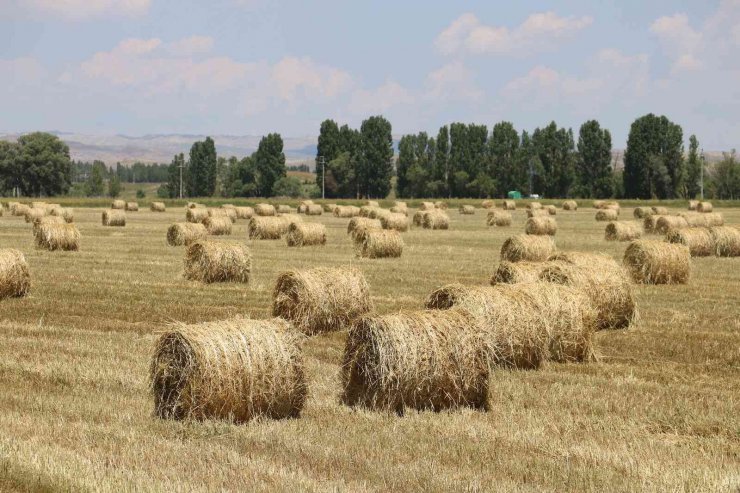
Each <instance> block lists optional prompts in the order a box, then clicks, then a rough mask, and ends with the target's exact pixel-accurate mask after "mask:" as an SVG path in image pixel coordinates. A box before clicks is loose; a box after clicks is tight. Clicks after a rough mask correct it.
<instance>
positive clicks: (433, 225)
mask: <svg viewBox="0 0 740 493" xmlns="http://www.w3.org/2000/svg"><path fill="white" fill-rule="evenodd" d="M421 226H422V227H423V228H424V229H432V230H434V229H449V227H450V217H449V216H448V215H447V213H446V212H444V211H442V210H434V211H425V212H424V214H423V215H422V218H421Z"/></svg>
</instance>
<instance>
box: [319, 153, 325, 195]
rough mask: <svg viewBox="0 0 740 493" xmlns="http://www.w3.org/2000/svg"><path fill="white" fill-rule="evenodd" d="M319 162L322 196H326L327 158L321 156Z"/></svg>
mask: <svg viewBox="0 0 740 493" xmlns="http://www.w3.org/2000/svg"><path fill="white" fill-rule="evenodd" d="M319 162H320V163H321V198H322V199H325V198H326V158H325V157H324V156H319Z"/></svg>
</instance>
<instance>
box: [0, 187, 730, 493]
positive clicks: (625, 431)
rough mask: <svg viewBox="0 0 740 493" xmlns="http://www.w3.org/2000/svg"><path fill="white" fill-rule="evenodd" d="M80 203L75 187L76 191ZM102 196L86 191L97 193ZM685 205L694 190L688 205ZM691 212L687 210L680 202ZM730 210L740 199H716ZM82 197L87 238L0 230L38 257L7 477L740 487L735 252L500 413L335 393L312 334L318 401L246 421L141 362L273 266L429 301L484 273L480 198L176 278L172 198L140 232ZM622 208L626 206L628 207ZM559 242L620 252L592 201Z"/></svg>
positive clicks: (5, 481) (9, 306)
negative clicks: (400, 409) (236, 278)
mask: <svg viewBox="0 0 740 493" xmlns="http://www.w3.org/2000/svg"><path fill="white" fill-rule="evenodd" d="M70 202H71V201H70ZM89 203H92V201H90V202H89ZM683 208H684V207H683V206H681V209H683ZM675 210H676V211H677V210H678V209H675ZM717 210H718V211H719V212H722V214H723V215H724V216H725V220H726V222H727V223H730V224H739V223H740V209H738V208H718V209H717ZM100 212H101V209H99V208H97V209H96V208H78V209H76V211H75V216H76V222H77V224H78V226H79V228H80V231H81V233H82V236H83V238H82V243H81V250H80V251H79V252H47V251H40V250H36V249H35V248H34V246H33V238H32V234H31V226H30V225H28V224H25V223H24V222H23V219H22V218H18V217H10V216H9V215H8V214H7V213H6V215H5V216H3V217H1V218H0V247H2V248H9V247H12V248H18V249H20V250H22V251H23V252H24V253H25V254H26V257H27V259H28V262H29V264H30V267H31V270H32V276H33V281H32V283H33V284H32V292H31V294H30V295H29V296H28V297H27V298H21V299H7V300H4V301H2V302H0V308H2V317H1V319H0V430H2V431H1V432H0V491H91V490H95V491H99V490H102V491H202V490H211V491H213V490H231V491H255V490H257V491H264V490H268V491H336V490H340V491H346V490H349V491H366V490H367V491H449V490H453V491H461V490H470V491H478V490H481V491H583V490H590V491H600V492H602V491H646V490H649V491H692V492H693V491H738V488H740V412H739V411H740V259H738V258H734V259H727V258H713V257H712V258H702V259H694V260H692V264H693V272H692V278H691V281H690V283H689V284H688V285H684V286H653V287H650V286H640V287H636V288H635V289H636V293H637V297H638V300H639V301H638V307H639V311H640V320H639V322H638V323H637V324H636V325H635V326H634V327H633V328H631V329H629V330H627V331H619V332H608V333H607V332H600V333H599V334H598V335H597V345H598V350H599V352H600V354H601V356H602V357H601V361H600V362H598V363H592V364H549V365H547V366H546V367H545V368H544V369H542V370H540V371H500V372H498V373H496V374H495V376H494V377H493V382H492V385H491V389H492V390H491V392H492V395H491V402H492V407H491V410H490V411H489V412H487V413H484V412H478V411H473V410H456V411H450V412H442V413H433V412H421V413H416V412H410V413H408V414H407V415H406V416H405V417H402V418H400V417H397V416H395V415H388V414H382V413H374V412H367V411H357V410H353V409H350V408H347V407H344V406H342V405H340V404H339V403H338V394H339V390H340V389H339V378H338V370H339V362H340V360H341V355H342V352H343V348H344V340H345V337H346V334H345V333H334V334H330V335H325V336H319V337H315V338H313V339H310V340H309V341H308V343H307V345H306V355H307V364H308V376H309V383H310V397H309V400H308V402H307V405H306V407H305V409H304V412H303V415H302V417H301V418H299V419H292V420H282V421H269V420H261V421H256V422H252V423H250V424H247V425H242V426H236V425H230V424H227V423H222V422H203V423H198V422H196V423H181V422H171V421H162V420H159V419H156V418H153V417H152V408H153V404H152V400H151V398H150V395H149V393H148V387H147V385H148V382H147V372H148V363H149V358H150V354H151V350H152V348H153V345H154V341H155V337H156V334H157V332H158V331H161V330H162V329H163V328H165V327H166V326H167V324H168V323H170V322H171V321H175V320H177V321H185V322H197V321H205V320H217V319H222V318H225V317H229V316H232V315H236V314H249V315H252V316H254V317H266V316H268V315H269V306H270V300H271V291H272V287H273V285H274V281H275V279H276V277H277V275H278V273H279V272H280V271H283V270H286V269H290V268H301V267H312V266H319V265H327V266H342V265H349V264H352V265H355V266H358V267H359V268H361V269H362V270H363V271H364V273H365V275H366V277H367V279H368V282H369V284H370V286H371V291H372V297H373V302H374V303H375V305H376V310H377V312H379V313H388V312H392V311H395V310H400V309H418V308H420V307H421V305H422V301H423V300H424V298H425V297H426V295H428V294H429V293H430V292H431V291H432V290H433V289H434V288H436V287H438V286H440V285H442V284H446V283H450V282H462V283H466V284H484V283H487V282H488V279H489V277H490V275H491V274H492V272H493V271H494V269H495V266H496V264H497V262H498V252H499V249H500V247H501V244H502V243H503V241H504V240H505V239H506V238H507V237H508V236H510V235H511V234H514V233H520V232H522V231H523V229H524V222H525V218H526V216H525V213H524V211H523V210H517V211H516V212H515V213H514V223H513V226H512V227H509V228H498V229H493V228H487V227H486V226H485V212H484V211H482V210H478V211H477V212H476V214H475V215H473V216H461V215H459V214H458V213H457V211H455V210H451V211H450V217H451V218H452V222H451V229H450V230H449V231H426V230H419V229H414V230H412V231H410V232H408V233H405V234H404V240H405V242H406V248H405V250H404V253H403V256H402V257H401V258H400V259H394V260H365V259H356V258H355V256H354V253H353V250H352V247H351V244H350V241H349V239H348V238H347V236H346V234H345V228H346V224H347V220H346V219H337V218H333V217H329V216H327V215H324V216H321V217H319V218H316V219H314V218H307V220H316V221H320V222H322V223H324V224H326V225H327V227H328V230H329V239H328V244H327V245H326V246H325V247H323V248H304V249H292V248H291V249H289V248H288V247H286V246H285V242H284V241H249V240H247V233H246V222H245V221H238V222H237V224H236V225H235V229H234V234H233V235H232V236H231V237H230V238H226V239H219V240H218V241H240V242H246V243H247V244H248V245H249V246H250V248H251V249H252V252H253V256H254V269H253V280H252V282H251V284H250V285H249V286H248V287H244V286H242V285H236V284H222V285H201V284H197V283H193V282H187V281H184V280H182V278H181V272H182V256H183V249H182V248H172V247H168V246H167V245H166V242H165V232H166V228H167V226H168V225H169V224H171V223H172V222H175V221H182V220H184V210H183V209H182V208H181V207H174V206H170V208H169V210H168V212H166V213H162V214H156V213H151V212H149V211H148V210H142V211H141V212H138V213H128V214H127V215H128V224H127V225H126V227H125V228H104V227H102V226H101V225H100ZM622 216H623V218H625V217H629V218H631V217H632V209H631V208H624V209H623V210H622ZM557 220H558V225H559V230H558V233H557V236H556V241H557V244H558V247H559V248H560V249H563V250H584V251H602V252H606V253H608V254H610V255H612V256H614V257H615V258H618V259H621V256H622V254H623V252H624V248H625V246H626V244H624V243H608V242H606V241H604V239H603V232H604V225H605V223H597V222H595V221H594V210H593V209H591V208H585V207H582V209H581V210H579V211H578V212H575V213H568V212H564V211H558V216H557Z"/></svg>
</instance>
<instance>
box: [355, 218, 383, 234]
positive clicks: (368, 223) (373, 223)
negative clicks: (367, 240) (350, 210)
mask: <svg viewBox="0 0 740 493" xmlns="http://www.w3.org/2000/svg"><path fill="white" fill-rule="evenodd" d="M360 228H365V229H368V228H371V229H382V228H383V226H382V225H381V224H380V220H379V219H370V218H369V217H353V218H352V219H350V220H349V223H347V234H348V235H351V234H352V232H354V231H355V230H357V229H360Z"/></svg>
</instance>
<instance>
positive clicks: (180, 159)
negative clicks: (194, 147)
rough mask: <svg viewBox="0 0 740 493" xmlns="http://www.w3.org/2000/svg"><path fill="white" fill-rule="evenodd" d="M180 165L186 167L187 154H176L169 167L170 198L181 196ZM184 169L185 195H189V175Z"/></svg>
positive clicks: (168, 184) (168, 187) (168, 188)
mask: <svg viewBox="0 0 740 493" xmlns="http://www.w3.org/2000/svg"><path fill="white" fill-rule="evenodd" d="M180 166H182V167H183V168H184V167H185V155H184V154H183V153H180V154H175V156H174V157H173V158H172V162H171V163H170V165H169V166H168V168H167V193H168V194H169V197H170V198H173V199H174V198H176V197H179V196H180ZM184 171H185V170H184V169H183V190H182V191H183V196H187V187H186V183H187V176H186V175H185V174H184Z"/></svg>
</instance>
